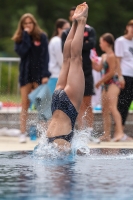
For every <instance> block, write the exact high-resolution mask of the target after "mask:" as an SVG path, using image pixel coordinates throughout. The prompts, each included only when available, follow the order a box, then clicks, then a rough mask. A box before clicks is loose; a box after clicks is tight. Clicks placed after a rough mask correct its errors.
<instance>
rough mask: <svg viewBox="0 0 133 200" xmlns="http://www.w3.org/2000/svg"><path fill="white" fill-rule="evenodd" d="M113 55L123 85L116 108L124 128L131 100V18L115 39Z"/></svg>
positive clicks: (132, 51)
mask: <svg viewBox="0 0 133 200" xmlns="http://www.w3.org/2000/svg"><path fill="white" fill-rule="evenodd" d="M115 55H116V57H117V66H118V68H119V69H121V70H120V73H119V74H120V78H119V79H120V81H121V83H122V85H123V89H122V90H121V92H120V95H119V99H118V110H119V112H120V114H121V116H122V125H123V129H124V126H125V122H126V119H127V116H128V109H129V107H130V104H131V102H132V100H133V20H130V21H129V22H128V24H127V26H126V30H125V35H124V36H121V37H119V38H117V39H116V41H115ZM124 85H125V87H124ZM124 139H125V140H129V139H130V138H128V137H125V138H124Z"/></svg>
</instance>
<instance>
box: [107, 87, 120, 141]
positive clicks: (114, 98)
mask: <svg viewBox="0 0 133 200" xmlns="http://www.w3.org/2000/svg"><path fill="white" fill-rule="evenodd" d="M119 93H120V89H119V88H118V86H116V85H115V84H111V85H110V86H109V88H108V92H107V95H108V103H109V109H110V111H111V114H112V116H113V119H114V121H115V124H116V131H115V135H114V137H115V138H116V139H120V138H122V137H123V136H124V133H123V128H122V119H121V115H120V113H119V111H118V109H117V103H118V95H119Z"/></svg>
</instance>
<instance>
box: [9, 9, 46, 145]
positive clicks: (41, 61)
mask: <svg viewBox="0 0 133 200" xmlns="http://www.w3.org/2000/svg"><path fill="white" fill-rule="evenodd" d="M12 40H14V41H15V51H16V52H17V54H18V55H19V56H20V58H21V61H20V65H19V83H20V93H21V99H22V110H21V116H20V130H21V135H20V142H21V143H23V142H26V135H27V133H26V120H27V110H28V107H29V99H28V94H29V93H30V92H31V91H32V90H33V89H35V88H36V87H38V85H40V84H42V83H43V84H44V83H46V82H47V81H48V78H49V76H50V72H49V71H48V62H49V54H48V41H47V36H46V34H45V33H44V32H43V31H42V30H41V29H40V27H39V26H38V24H37V21H36V19H35V18H34V16H33V15H32V14H30V13H26V14H24V15H23V16H22V17H21V19H20V21H19V24H18V28H17V30H16V32H15V34H14V36H13V37H12Z"/></svg>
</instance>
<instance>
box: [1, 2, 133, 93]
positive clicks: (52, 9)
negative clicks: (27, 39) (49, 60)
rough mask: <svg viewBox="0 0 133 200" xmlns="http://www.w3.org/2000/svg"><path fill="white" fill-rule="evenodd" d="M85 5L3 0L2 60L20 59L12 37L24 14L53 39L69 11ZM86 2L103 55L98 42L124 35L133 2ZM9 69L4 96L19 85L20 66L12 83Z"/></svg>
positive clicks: (3, 79) (3, 69)
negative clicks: (108, 34) (104, 36)
mask: <svg viewBox="0 0 133 200" xmlns="http://www.w3.org/2000/svg"><path fill="white" fill-rule="evenodd" d="M82 2H83V1H82V0H70V1H69V0H62V1H60V0H57V1H55V0H48V1H46V0H32V1H31V0H26V1H25V0H19V1H18V0H14V1H11V0H4V1H2V0H0V57H17V54H16V53H15V52H14V42H13V41H12V40H11V37H12V36H13V34H14V32H15V30H16V28H17V24H18V21H19V19H20V17H21V16H22V15H23V14H24V13H27V12H30V13H32V14H33V15H34V16H35V18H36V19H37V21H38V23H39V25H40V26H41V28H42V29H43V30H44V31H45V32H46V33H47V35H48V38H49V39H50V38H51V36H52V33H53V29H54V24H55V21H56V19H58V18H66V19H68V15H69V9H70V8H71V7H72V6H76V5H77V4H79V3H82ZM86 2H87V3H88V5H89V8H90V9H89V16H88V22H87V23H88V24H89V25H91V26H93V27H94V28H95V30H96V33H97V45H96V48H97V52H98V54H99V55H101V51H100V49H99V42H98V40H99V37H100V35H102V34H103V33H105V32H111V33H112V34H113V35H114V37H115V38H117V37H119V36H120V35H123V33H124V29H125V26H126V24H127V22H128V21H129V20H130V19H132V18H133V13H132V11H133V0H127V1H125V0H115V1H113V0H100V1H99V0H86ZM6 66H7V64H6V63H5V66H3V65H2V67H1V74H2V77H1V83H0V94H1V96H2V94H4V96H5V94H6V93H7V90H9V89H10V92H11V93H12V94H14V93H15V91H16V85H17V83H18V67H17V66H18V63H12V66H13V67H12V69H11V74H12V75H11V80H10V81H9V80H8V79H9V78H8V71H7V69H9V67H8V66H7V67H6ZM6 68H7V69H6ZM9 83H10V87H9ZM7 88H9V89H7ZM10 95H11V94H10Z"/></svg>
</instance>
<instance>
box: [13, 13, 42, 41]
mask: <svg viewBox="0 0 133 200" xmlns="http://www.w3.org/2000/svg"><path fill="white" fill-rule="evenodd" d="M26 18H30V19H31V21H32V22H33V24H34V28H33V31H32V32H31V34H30V35H31V36H32V38H33V40H37V41H40V38H41V33H43V30H42V29H41V28H40V27H39V25H38V23H37V21H36V19H35V17H34V16H33V15H32V14H31V13H25V14H24V15H22V17H21V18H20V20H19V23H18V27H17V30H16V31H15V33H14V35H13V37H12V40H14V41H15V42H21V40H22V33H23V30H24V28H23V24H24V21H25V19H26Z"/></svg>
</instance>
